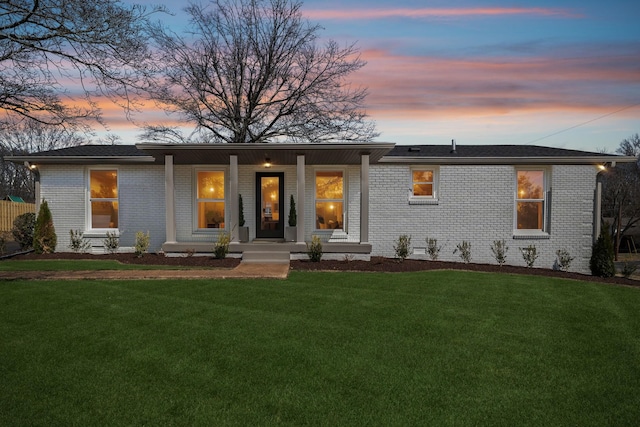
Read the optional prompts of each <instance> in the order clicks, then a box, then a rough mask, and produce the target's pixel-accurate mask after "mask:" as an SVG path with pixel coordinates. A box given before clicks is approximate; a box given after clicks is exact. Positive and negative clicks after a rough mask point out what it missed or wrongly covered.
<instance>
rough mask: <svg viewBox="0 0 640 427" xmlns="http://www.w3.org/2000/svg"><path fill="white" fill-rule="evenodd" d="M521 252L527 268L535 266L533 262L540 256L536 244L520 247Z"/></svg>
mask: <svg viewBox="0 0 640 427" xmlns="http://www.w3.org/2000/svg"><path fill="white" fill-rule="evenodd" d="M520 252H522V258H523V259H524V262H525V263H526V264H527V268H533V264H535V263H536V260H537V259H538V256H539V255H538V249H537V248H536V245H529V246H527V247H526V248H520Z"/></svg>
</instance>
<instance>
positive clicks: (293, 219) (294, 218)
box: [289, 194, 298, 227]
mask: <svg viewBox="0 0 640 427" xmlns="http://www.w3.org/2000/svg"><path fill="white" fill-rule="evenodd" d="M297 224H298V214H297V213H296V201H295V200H293V194H292V195H291V198H290V199H289V227H295V226H296V225H297Z"/></svg>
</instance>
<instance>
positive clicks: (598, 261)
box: [589, 223, 616, 277]
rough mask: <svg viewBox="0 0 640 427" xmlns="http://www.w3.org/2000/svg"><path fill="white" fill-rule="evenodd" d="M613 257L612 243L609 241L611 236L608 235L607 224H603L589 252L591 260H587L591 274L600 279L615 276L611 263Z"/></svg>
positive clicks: (614, 268)
mask: <svg viewBox="0 0 640 427" xmlns="http://www.w3.org/2000/svg"><path fill="white" fill-rule="evenodd" d="M614 257H615V255H614V252H613V242H612V241H611V234H609V224H607V223H605V224H603V226H602V231H601V232H600V236H598V240H596V242H595V243H594V244H593V249H592V251H591V259H590V260H589V268H590V269H591V274H593V275H594V276H600V277H613V276H615V275H616V266H615V264H614V263H613V259H614Z"/></svg>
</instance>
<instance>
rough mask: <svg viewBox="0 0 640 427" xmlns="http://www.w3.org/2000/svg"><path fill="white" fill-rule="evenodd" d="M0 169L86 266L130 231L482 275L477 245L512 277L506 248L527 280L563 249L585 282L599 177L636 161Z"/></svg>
mask: <svg viewBox="0 0 640 427" xmlns="http://www.w3.org/2000/svg"><path fill="white" fill-rule="evenodd" d="M8 160H12V161H14V162H27V163H28V164H29V165H30V166H31V167H32V168H34V170H36V171H37V172H38V175H39V179H38V182H37V188H36V194H37V198H38V200H42V199H45V200H47V201H48V203H49V207H50V209H51V211H52V214H53V220H54V225H55V228H56V231H57V234H58V247H57V250H58V251H68V250H70V249H69V248H68V245H69V230H80V231H82V232H84V236H85V237H86V238H88V239H90V241H91V243H92V250H93V251H94V252H96V253H102V252H103V250H104V249H103V247H102V246H103V240H104V239H105V237H106V233H107V232H116V233H117V234H118V236H119V239H120V245H121V248H122V249H123V250H127V249H131V247H132V246H133V245H134V241H135V233H136V232H137V231H144V232H146V231H149V233H150V236H151V250H152V251H160V250H162V251H164V252H165V253H167V254H177V253H187V252H192V251H195V252H203V253H210V252H211V251H212V248H213V244H214V242H215V241H216V240H217V237H218V235H219V233H221V232H228V233H230V234H231V240H232V242H231V247H230V250H231V252H232V254H237V256H240V254H242V252H244V251H247V250H250V249H251V248H255V247H256V245H260V247H261V248H274V250H278V251H286V252H290V253H291V256H292V257H302V256H304V253H305V252H306V250H307V249H306V242H309V241H310V240H311V238H312V236H313V235H318V236H320V237H321V238H322V240H323V242H324V244H323V249H324V252H325V257H331V256H333V257H340V258H342V257H344V254H353V255H354V256H356V257H361V258H368V257H369V256H379V255H380V256H389V257H392V256H394V248H393V246H394V243H395V241H396V239H397V238H398V237H399V236H400V235H401V234H408V235H410V236H411V237H412V241H411V244H412V255H411V257H414V258H425V259H426V258H428V256H427V255H426V254H425V248H426V246H427V245H426V242H425V239H426V238H427V237H429V238H436V239H438V242H439V244H440V245H443V249H442V251H441V253H440V259H442V260H447V261H459V260H460V259H459V257H458V255H457V254H453V249H454V248H455V246H456V244H458V243H461V242H462V241H463V240H465V241H468V242H470V243H471V248H472V249H471V255H472V261H473V262H480V263H494V262H495V260H494V258H493V256H492V254H491V250H490V246H491V244H492V242H493V241H495V240H502V239H504V240H506V241H507V246H509V247H510V250H509V252H508V253H507V263H508V264H513V265H524V261H523V259H522V256H521V254H520V251H519V250H518V248H519V247H526V246H528V245H531V244H534V245H535V246H536V248H537V250H538V252H539V254H540V257H539V258H538V260H537V261H536V267H543V268H552V267H553V265H554V262H555V260H556V255H555V252H556V250H557V249H560V248H565V249H567V250H568V251H569V252H570V254H571V255H572V256H574V257H575V260H574V262H573V263H572V267H571V270H573V271H580V272H588V262H589V257H590V255H591V246H592V243H593V240H594V236H595V235H596V234H597V231H598V227H599V221H597V218H599V213H598V212H599V211H598V209H599V196H598V191H597V189H598V185H597V174H598V173H599V167H602V166H615V163H616V162H624V161H633V160H635V159H633V158H627V157H621V156H615V155H608V154H599V153H590V152H585V151H576V150H567V149H559V148H549V147H540V146H517V145H500V146H497V145H494V146H487V145H479V146H465V145H458V146H457V147H456V146H455V144H454V145H453V146H449V145H419V146H408V145H397V146H396V145H395V144H392V143H358V144H355V143H352V144H348V143H345V144H284V143H269V144H151V143H144V144H137V145H88V146H79V147H72V148H65V149H60V150H53V151H46V152H40V153H34V154H31V155H26V156H13V157H8ZM239 195H241V196H242V201H243V207H244V209H243V216H244V218H245V220H246V224H245V227H248V239H247V240H246V241H244V240H245V239H242V240H243V241H241V237H244V236H243V234H244V232H245V231H244V230H243V229H242V228H241V227H240V226H239V222H238V221H239V216H240V215H239V197H238V196H239ZM291 196H293V199H294V201H295V204H296V207H297V227H296V228H295V229H294V230H288V229H287V228H288V224H287V219H288V214H289V208H290V200H291ZM286 229H287V230H286ZM285 231H287V237H288V238H289V239H288V240H286V239H285Z"/></svg>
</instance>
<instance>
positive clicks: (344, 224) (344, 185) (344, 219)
mask: <svg viewBox="0 0 640 427" xmlns="http://www.w3.org/2000/svg"><path fill="white" fill-rule="evenodd" d="M318 172H342V199H318V198H317V197H316V195H317V194H318V192H317V188H316V177H317V175H318ZM348 187H349V186H348V183H347V170H346V169H345V168H321V169H315V170H314V171H313V228H314V230H315V231H319V232H325V231H336V230H338V231H346V230H347V217H348V215H347V188H348ZM318 201H321V202H342V227H341V228H316V221H317V218H318V213H317V212H316V204H317V203H318Z"/></svg>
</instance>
